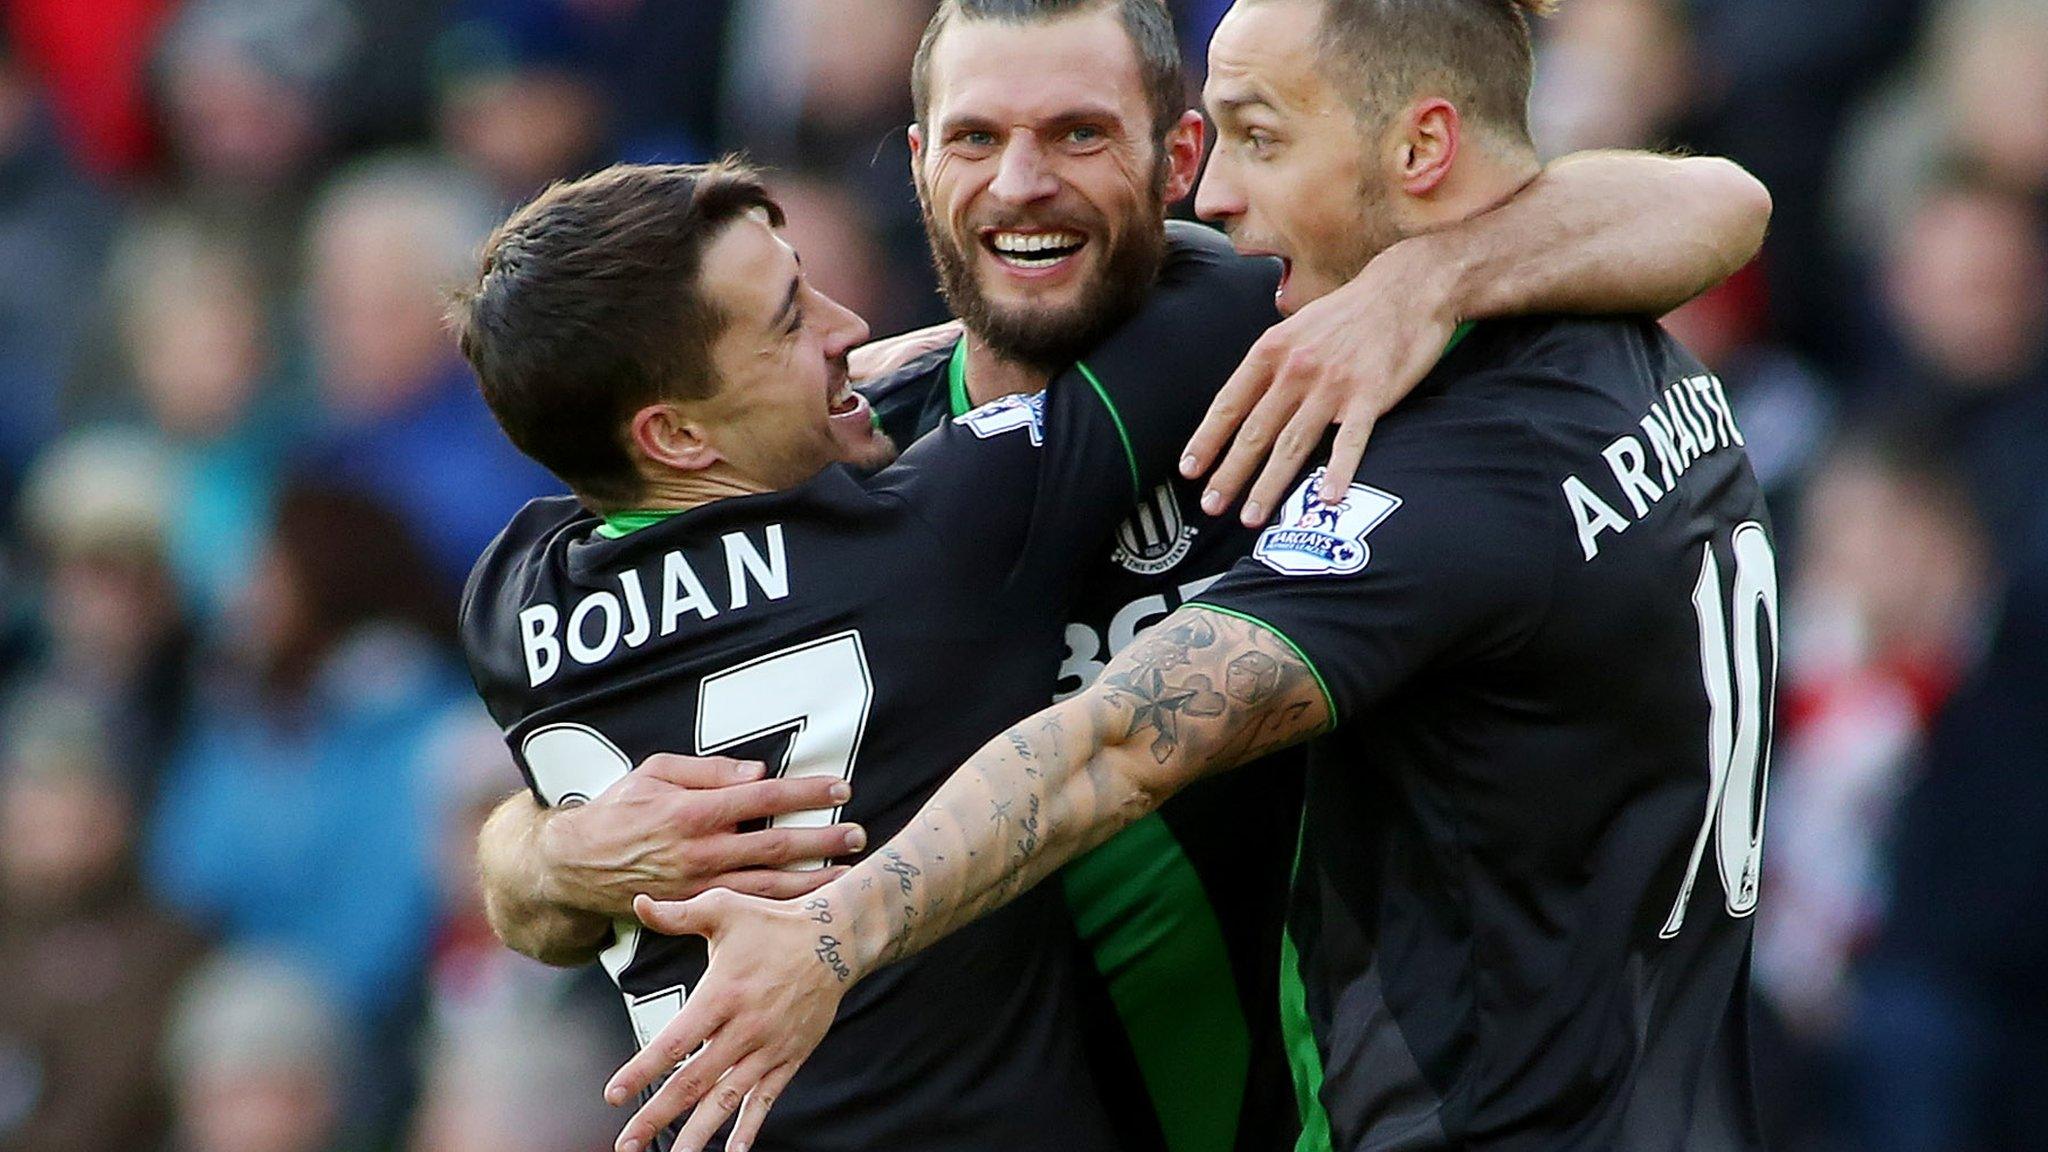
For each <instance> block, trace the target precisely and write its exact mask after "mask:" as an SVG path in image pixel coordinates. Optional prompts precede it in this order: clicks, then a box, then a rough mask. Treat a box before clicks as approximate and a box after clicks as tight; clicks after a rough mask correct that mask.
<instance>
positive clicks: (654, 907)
mask: <svg viewBox="0 0 2048 1152" xmlns="http://www.w3.org/2000/svg"><path fill="white" fill-rule="evenodd" d="M725 896H726V894H725V893H722V892H720V891H718V890H716V889H713V890H712V891H709V892H706V893H704V894H703V895H701V896H692V897H690V898H689V899H688V900H656V899H654V898H653V897H651V896H644V895H642V896H635V897H633V915H634V916H635V917H637V918H638V919H639V921H640V923H642V924H645V925H646V926H647V927H649V928H652V929H654V930H655V931H656V932H659V933H661V934H662V935H664V936H706V935H709V934H710V933H711V931H712V929H714V928H716V927H717V926H718V922H719V919H720V912H721V911H722V909H723V908H724V904H723V900H724V899H725Z"/></svg>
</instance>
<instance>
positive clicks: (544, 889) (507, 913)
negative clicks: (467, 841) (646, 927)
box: [476, 792, 612, 968]
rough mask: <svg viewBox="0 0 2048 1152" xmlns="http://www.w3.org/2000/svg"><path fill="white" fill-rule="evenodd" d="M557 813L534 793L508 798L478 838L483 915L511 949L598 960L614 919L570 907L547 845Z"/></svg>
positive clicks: (553, 960)
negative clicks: (557, 881)
mask: <svg viewBox="0 0 2048 1152" xmlns="http://www.w3.org/2000/svg"><path fill="white" fill-rule="evenodd" d="M557 815H559V813H557V812H555V811H553V810H551V809H547V808H543V807H541V806H540V802H539V801H537V800H535V799H534V798H533V796H532V795H531V794H529V793H526V792H518V793H515V794H513V795H511V796H508V797H506V798H505V801H504V803H502V804H499V805H498V807H497V809H496V810H495V811H493V812H492V813H491V818H490V819H489V820H487V821H485V822H484V828H483V831H482V833H480V834H479V835H478V836H477V841H476V867H477V879H478V881H479V883H481V884H482V886H483V894H484V915H485V916H486V917H487V918H489V920H490V922H491V931H493V932H495V933H497V936H498V939H499V940H501V941H503V942H504V944H505V946H506V947H507V948H510V949H512V950H513V951H514V952H518V953H521V954H522V955H526V956H531V957H533V958H534V959H535V960H538V961H540V962H541V963H543V964H552V965H554V966H555V967H557V968H573V967H575V966H577V965H579V964H587V963H589V962H590V961H592V960H595V959H597V953H598V950H599V949H601V948H602V947H603V946H604V941H605V935H606V933H607V931H608V930H609V929H610V928H611V923H612V922H611V919H610V918H609V917H607V916H605V915H603V914H602V913H598V912H591V911H587V910H585V909H581V908H574V907H570V906H569V905H568V904H567V903H566V902H565V898H564V896H563V895H562V893H561V892H560V891H559V889H558V888H557V886H556V885H555V884H554V883H553V882H552V868H551V867H550V864H549V861H548V857H547V852H546V849H545V844H546V840H547V837H546V832H547V827H548V824H549V822H550V821H552V820H553V819H554V818H555V817H556V816H557Z"/></svg>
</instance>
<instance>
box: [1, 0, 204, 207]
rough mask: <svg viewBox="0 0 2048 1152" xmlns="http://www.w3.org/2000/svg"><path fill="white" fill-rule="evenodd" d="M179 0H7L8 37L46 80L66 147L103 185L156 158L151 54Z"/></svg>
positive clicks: (143, 171)
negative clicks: (87, 1) (90, 0)
mask: <svg viewBox="0 0 2048 1152" xmlns="http://www.w3.org/2000/svg"><path fill="white" fill-rule="evenodd" d="M177 7H178V0H93V3H90V4H80V3H78V0H9V3H8V4H7V6H6V12H5V17H4V19H5V21H6V31H5V35H6V36H7V38H8V39H9V40H10V41H11V42H12V43H14V44H15V45H17V46H18V47H19V49H20V58H21V59H22V61H24V62H25V63H27V64H28V65H29V67H30V70H31V71H33V72H34V73H35V74H36V76H37V77H39V78H40V79H41V81H42V84H43V87H44V90H45V91H46V93H47V94H48V96H49V100H50V104H51V106H52V109H53V111H54V112H55V117H54V119H55V120H56V122H57V126H58V128H59V130H60V131H61V132H62V134H63V136H64V139H65V143H66V150H67V151H68V152H70V153H71V155H72V156H73V157H74V158H76V159H77V160H78V162H79V164H80V165H81V166H82V167H83V168H84V169H85V170H86V171H88V172H90V173H92V174H93V175H94V176H96V177H98V178H100V179H101V180H102V181H104V182H116V181H118V182H120V183H124V184H126V183H135V182H139V181H141V180H143V179H144V178H146V177H147V176H148V175H149V172H150V168H151V166H152V165H154V164H155V163H156V159H157V139H156V125H155V123H154V111H153V110H152V109H151V108H150V106H149V96H148V82H147V80H148V71H149V58H150V55H151V53H152V52H153V51H154V50H155V47H156V43H157V39H158V37H159V35H160V34H161V31H162V28H163V26H164V24H165V22H166V21H168V20H169V19H170V17H171V15H172V14H173V13H174V12H175V11H176V10H177Z"/></svg>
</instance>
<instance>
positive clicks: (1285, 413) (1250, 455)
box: [1202, 360, 1302, 524]
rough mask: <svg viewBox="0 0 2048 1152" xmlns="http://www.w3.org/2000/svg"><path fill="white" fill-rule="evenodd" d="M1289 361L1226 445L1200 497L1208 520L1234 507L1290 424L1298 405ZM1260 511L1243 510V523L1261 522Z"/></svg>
mask: <svg viewBox="0 0 2048 1152" xmlns="http://www.w3.org/2000/svg"><path fill="white" fill-rule="evenodd" d="M1292 363H1293V361H1292V360H1290V361H1289V362H1288V363H1287V364H1283V365H1282V366H1281V367H1280V370H1279V371H1278V372H1277V373H1275V374H1274V377H1273V383H1272V385H1271V386H1270V387H1269V388H1268V389H1267V391H1266V395H1265V398H1264V399H1262V400H1260V401H1259V403H1258V406H1257V407H1255V408H1253V409H1252V414H1251V415H1250V416H1249V417H1247V418H1246V419H1245V422H1244V426H1243V427H1242V428H1239V429H1238V430H1237V439H1236V440H1233V441H1232V442H1231V444H1230V451H1229V452H1228V453H1227V454H1225V455H1224V457H1223V463H1221V464H1219V465H1217V466H1216V471H1215V473H1214V474H1213V475H1211V476H1210V477H1209V487H1208V490H1207V491H1205V492H1203V493H1202V511H1204V512H1206V513H1208V514H1209V515H1211V516H1220V515H1222V514H1223V511H1224V509H1226V508H1228V507H1230V505H1232V504H1233V503H1236V501H1237V498H1238V495H1239V494H1240V493H1242V492H1243V491H1244V489H1245V485H1246V484H1248V483H1250V482H1251V478H1252V474H1253V473H1254V472H1256V471H1257V470H1258V467H1259V462H1260V461H1262V460H1264V459H1265V458H1266V453H1267V452H1268V451H1269V450H1270V449H1271V448H1272V446H1273V441H1274V439H1275V438H1277V437H1278V436H1279V435H1280V433H1281V431H1282V430H1283V429H1285V428H1286V427H1287V425H1288V423H1289V422H1290V421H1292V420H1293V419H1294V416H1295V412H1296V410H1297V409H1298V408H1299V407H1300V405H1301V396H1302V392H1301V388H1300V386H1299V385H1298V384H1297V383H1295V378H1296V377H1297V375H1298V374H1297V373H1296V372H1294V371H1292V370H1291V369H1290V365H1291V364H1292ZM1263 512H1264V509H1253V508H1246V509H1245V511H1244V516H1245V523H1247V524H1249V523H1252V522H1253V518H1254V516H1255V515H1256V517H1257V519H1259V520H1263V519H1264V515H1263Z"/></svg>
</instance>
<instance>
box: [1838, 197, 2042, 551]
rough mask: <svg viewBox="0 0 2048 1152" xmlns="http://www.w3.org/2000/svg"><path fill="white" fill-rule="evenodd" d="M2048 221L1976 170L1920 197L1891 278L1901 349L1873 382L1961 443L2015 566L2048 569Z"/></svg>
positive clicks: (1982, 503)
mask: <svg viewBox="0 0 2048 1152" xmlns="http://www.w3.org/2000/svg"><path fill="white" fill-rule="evenodd" d="M2044 228H2048V224H2044V220H2043V215H2042V209H2041V207H2040V204H2039V203H2038V202H2037V201H2035V200H2034V199H2032V198H2030V197H2027V196H2023V195H2020V194H2018V193H2014V192H2011V191H2009V190H2006V189H2003V188H2000V187H1998V186H1996V185H1992V184H1989V183H1986V182H1984V181H1982V180H1979V179H1971V178H1967V177H1957V178H1952V179H1951V180H1949V181H1948V182H1946V183H1944V184H1942V185H1941V186H1939V187H1937V188H1936V189H1935V190H1934V191H1933V192H1931V193H1930V194H1929V195H1928V196H1927V198H1926V199H1925V200H1924V201H1922V203H1921V204H1920V206H1919V208H1918V209H1917V210H1916V211H1915V212H1914V213H1913V215H1912V217H1911V218H1910V222H1909V225H1908V227H1907V230H1906V232H1905V233H1904V235H1903V236H1901V237H1900V239H1899V241H1898V244H1897V246H1896V247H1895V249H1894V250H1893V253H1892V257H1891V261H1890V267H1889V269H1888V270H1887V275H1886V281H1885V286H1886V289H1887V298H1888V303H1889V304H1890V309H1891V316H1892V318H1893V323H1894V325H1895V330H1896V333H1897V335H1896V339H1897V342H1898V345H1899V346H1901V347H1902V348H1903V354H1902V355H1899V356H1896V357H1889V358H1887V360H1886V361H1884V362H1881V363H1879V364H1878V365H1876V366H1874V367H1873V368H1872V369H1870V370H1869V374H1868V379H1869V381H1870V382H1869V383H1868V384H1867V385H1866V386H1865V388H1864V392H1865V393H1866V395H1868V396H1869V397H1870V399H1871V400H1873V401H1875V400H1878V399H1883V400H1889V401H1890V402H1891V403H1893V404H1894V405H1903V406H1907V407H1910V408H1913V409H1914V410H1915V411H1916V413H1917V414H1918V415H1919V416H1920V418H1923V419H1926V420H1929V421H1931V422H1933V423H1935V424H1938V425H1940V426H1941V427H1942V428H1943V429H1944V432H1945V434H1946V435H1948V436H1950V437H1951V438H1952V439H1953V441H1954V444H1955V449H1956V457H1955V458H1956V460H1957V462H1958V463H1959V464H1960V465H1961V466H1962V467H1963V468H1964V469H1965V475H1966V476H1967V478H1968V479H1969V481H1970V483H1971V485H1972V487H1973V489H1974V492H1975V496H1976V500H1977V506H1978V508H1979V509H1980V510H1981V511H1982V513H1983V515H1984V516H1985V519H1986V521H1987V523H1988V525H1989V527H1990V530H1991V534H1992V539H1993V541H1994V543H1995V545H1996V548H1997V553H1998V559H1999V561H2000V562H2001V563H2002V564H2003V565H2004V566H2005V567H2006V568H2007V570H2008V571H2010V572H2012V573H2013V574H2014V575H2022V574H2025V573H2026V572H2029V571H2032V570H2036V569H2039V570H2042V571H2048V474H2044V473H2043V471H2042V469H2041V467H2040V461H2041V453H2042V445H2044V444H2048V231H2044Z"/></svg>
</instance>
